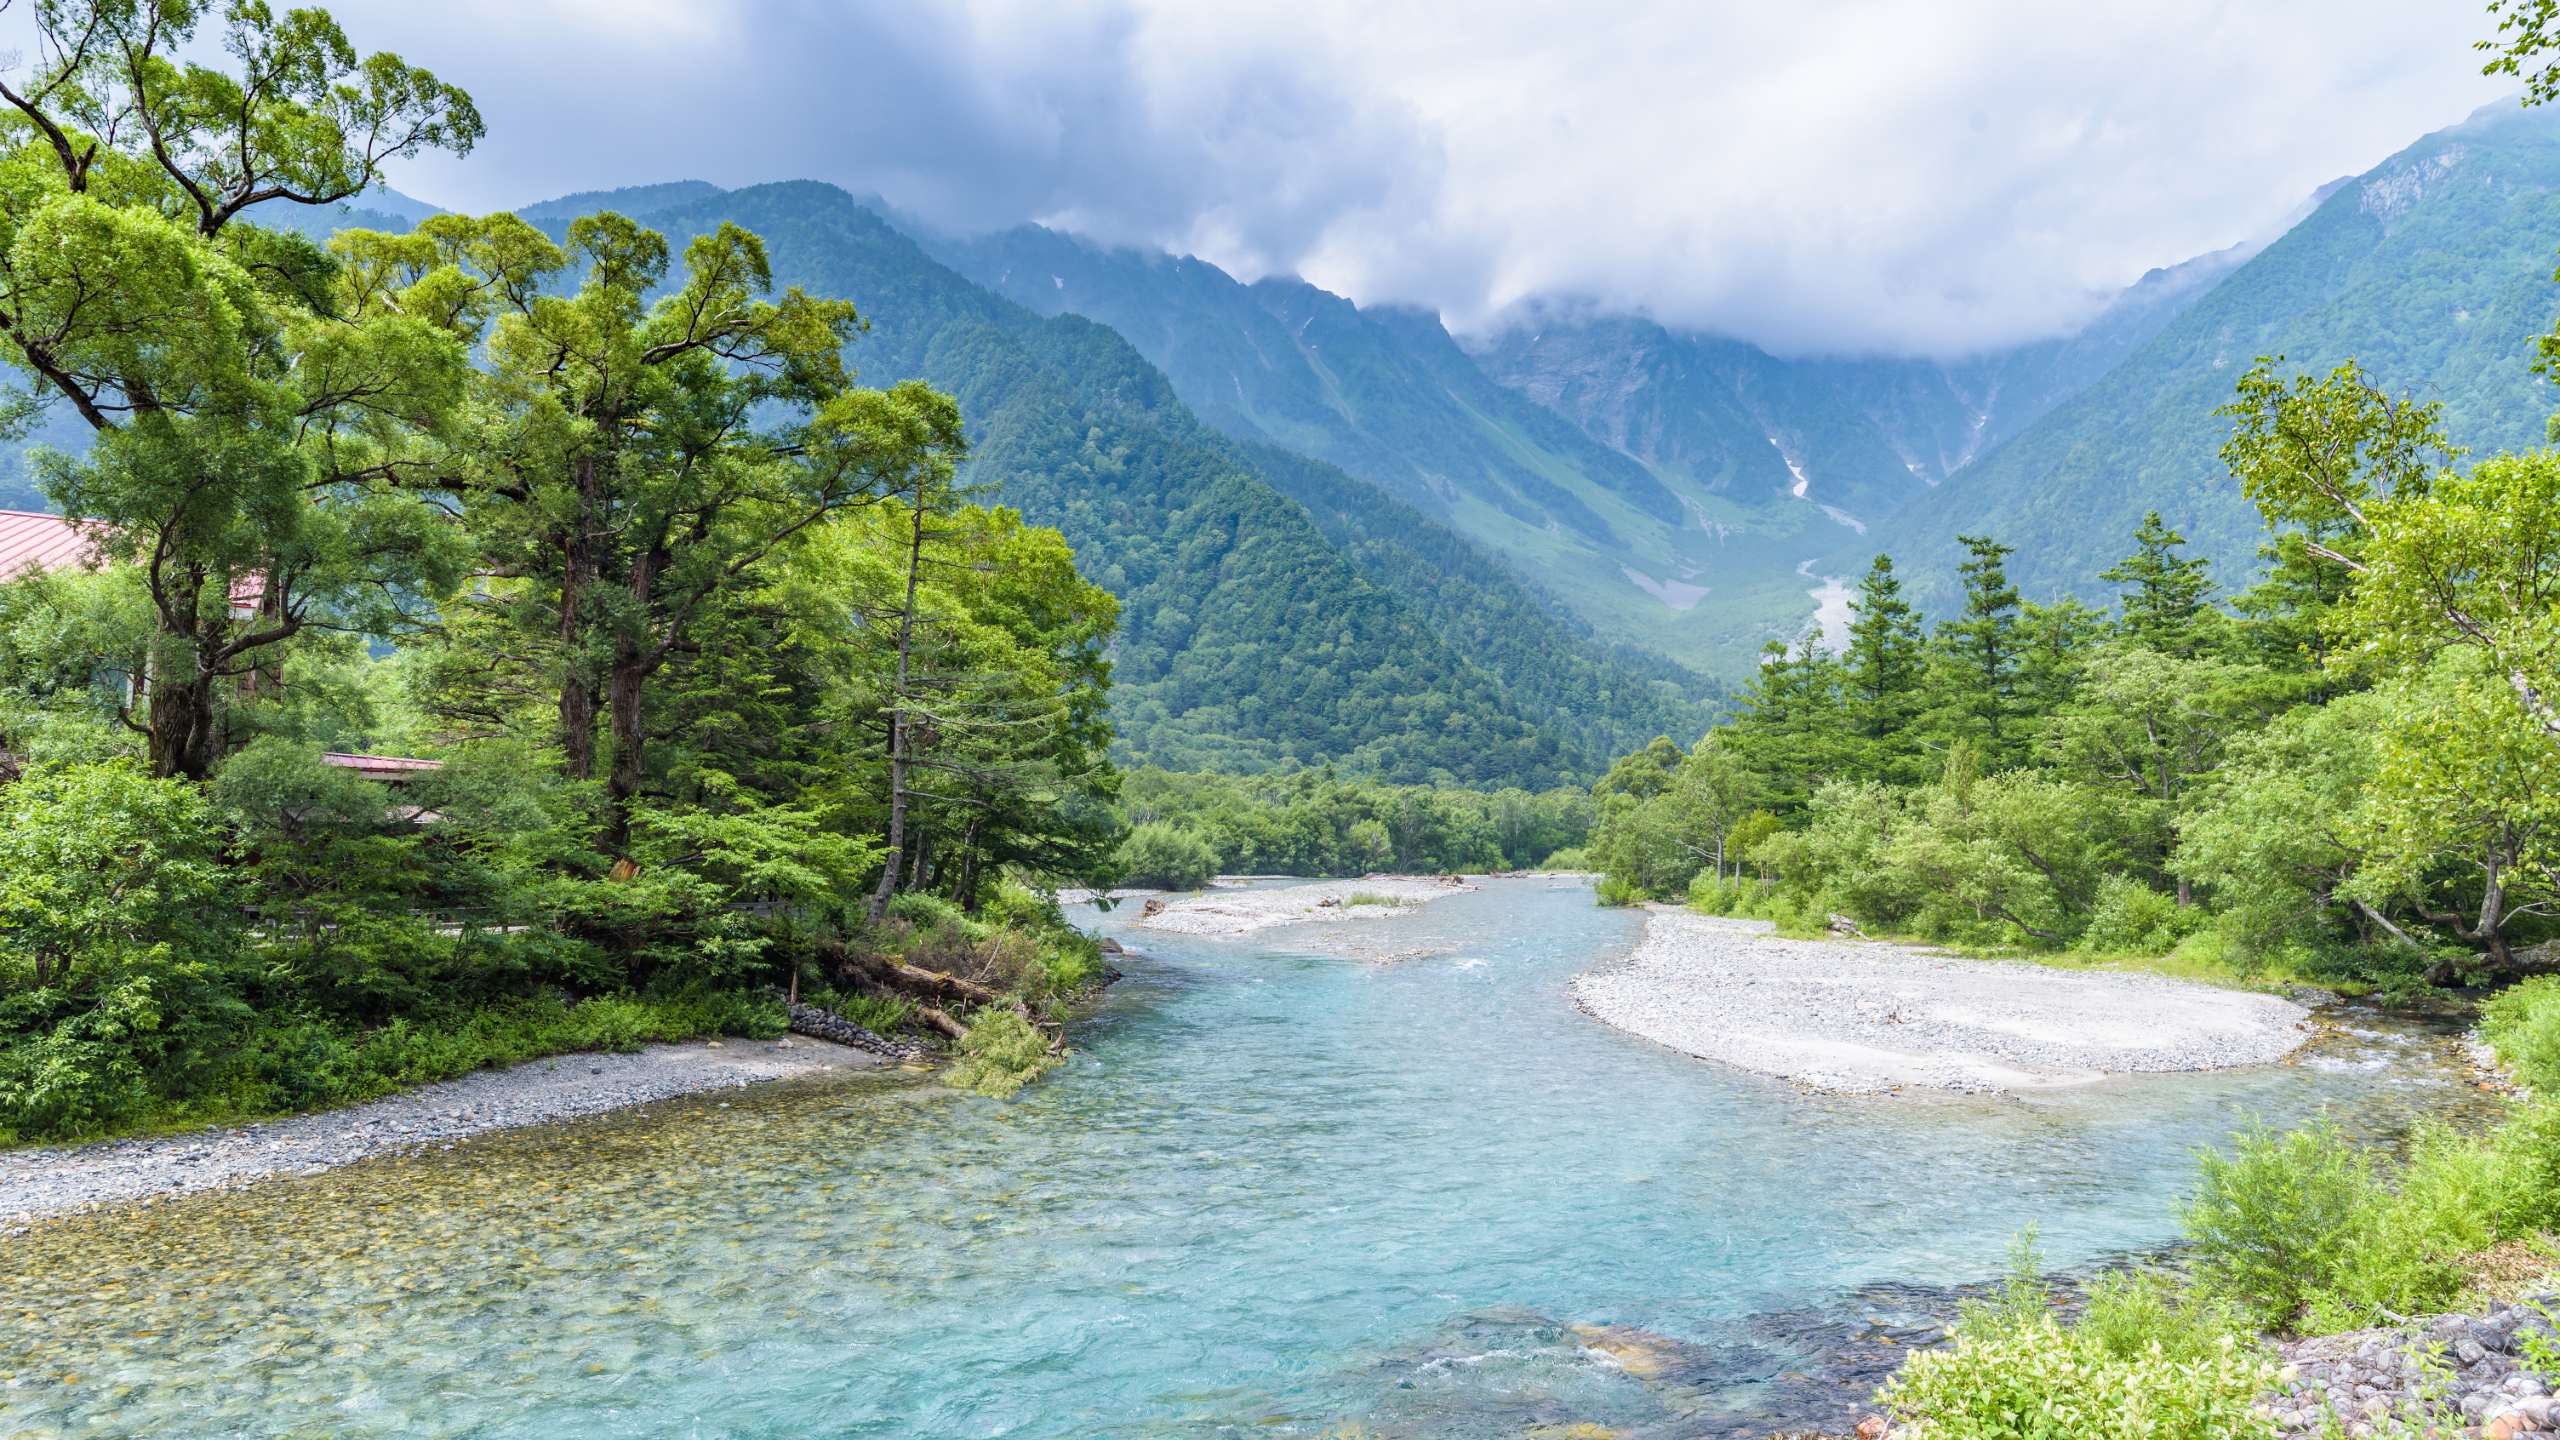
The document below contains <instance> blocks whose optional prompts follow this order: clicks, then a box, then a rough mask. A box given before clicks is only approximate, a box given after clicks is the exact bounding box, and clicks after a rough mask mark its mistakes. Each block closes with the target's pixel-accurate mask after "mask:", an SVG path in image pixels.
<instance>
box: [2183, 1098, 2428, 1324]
mask: <svg viewBox="0 0 2560 1440" xmlns="http://www.w3.org/2000/svg"><path fill="white" fill-rule="evenodd" d="M2379 1198H2380V1190H2379V1187H2378V1185H2377V1183H2376V1182H2375V1180H2374V1176H2373V1167H2372V1165H2371V1164H2370V1162H2368V1161H2367V1160H2366V1158H2365V1156H2364V1155H2363V1153H2362V1152H2361V1151H2359V1150H2357V1149H2356V1148H2355V1147H2354V1146H2352V1145H2351V1144H2349V1143H2348V1141H2347V1138H2346V1137H2345V1136H2344V1135H2342V1134H2340V1133H2339V1131H2338V1127H2337V1126H2336V1124H2335V1123H2333V1122H2331V1121H2329V1120H2326V1119H2323V1120H2320V1121H2317V1122H2315V1123H2314V1124H2312V1125H2309V1126H2307V1127H2305V1128H2303V1129H2300V1130H2296V1131H2293V1132H2291V1133H2289V1134H2284V1135H2276V1134H2273V1133H2271V1132H2269V1131H2267V1130H2266V1129H2264V1128H2259V1129H2254V1130H2251V1131H2249V1132H2247V1133H2246V1134H2243V1135H2242V1136H2240V1137H2239V1142H2238V1144H2237V1146H2236V1148H2235V1151H2234V1153H2233V1154H2231V1155H2229V1156H2225V1155H2223V1154H2222V1153H2221V1152H2220V1151H2208V1152H2206V1154H2205V1156H2204V1158H2203V1161H2202V1163H2201V1167H2200V1173H2199V1176H2198V1181H2197V1186H2196V1194H2195V1198H2194V1199H2192V1200H2190V1201H2188V1202H2187V1208H2186V1214H2185V1216H2184V1219H2185V1224H2186V1232H2187V1238H2188V1239H2189V1240H2191V1241H2193V1242H2194V1243H2195V1246H2196V1276H2197V1279H2198V1280H2199V1281H2200V1282H2201V1283H2202V1284H2203V1285H2204V1286H2205V1288H2206V1289H2207V1290H2208V1291H2209V1292H2210V1293H2213V1294H2215V1295H2218V1296H2220V1297H2222V1298H2223V1299H2225V1300H2228V1301H2229V1302H2231V1303H2232V1304H2234V1305H2236V1306H2238V1307H2239V1309H2240V1311H2241V1313H2242V1314H2244V1315H2245V1316H2246V1317H2247V1318H2248V1319H2249V1321H2250V1322H2251V1323H2252V1324H2254V1325H2256V1326H2258V1327H2259V1328H2260V1329H2266V1330H2273V1329H2278V1328H2280V1327H2283V1326H2286V1325H2289V1324H2291V1323H2292V1322H2293V1321H2294V1320H2295V1318H2296V1317H2297V1316H2299V1315H2300V1314H2301V1312H2302V1310H2303V1309H2304V1307H2305V1306H2306V1305H2307V1304H2308V1303H2309V1302H2310V1300H2311V1299H2312V1297H2313V1296H2315V1295H2317V1294H2319V1293H2321V1292H2322V1291H2324V1290H2327V1289H2331V1288H2333V1287H2334V1285H2335V1283H2336V1280H2337V1277H2338V1274H2339V1272H2340V1270H2341V1268H2342V1266H2343V1264H2344V1259H2345V1256H2346V1254H2347V1251H2348V1249H2349V1248H2350V1247H2351V1246H2352V1245H2353V1244H2354V1243H2355V1242H2356V1241H2357V1240H2358V1239H2360V1238H2361V1236H2362V1234H2363V1232H2364V1229H2365V1227H2366V1225H2367V1224H2368V1223H2369V1218H2370V1216H2371V1214H2372V1213H2373V1210H2374V1208H2375V1206H2376V1204H2377V1203H2378V1201H2379Z"/></svg>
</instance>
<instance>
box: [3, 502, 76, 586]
mask: <svg viewBox="0 0 2560 1440" xmlns="http://www.w3.org/2000/svg"><path fill="white" fill-rule="evenodd" d="M87 523H88V522H86V521H80V520H66V519H64V518H63V517H61V516H59V515H47V514H44V513H42V512H41V511H36V510H0V579H14V578H15V577H17V576H20V575H23V574H26V573H27V572H28V571H30V570H60V569H63V568H65V567H67V566H72V565H87V564H91V563H93V562H94V561H95V560H96V559H97V547H96V545H95V542H94V541H93V540H92V539H91V537H90V535H89V534H88V531H87V529H86V526H87Z"/></svg>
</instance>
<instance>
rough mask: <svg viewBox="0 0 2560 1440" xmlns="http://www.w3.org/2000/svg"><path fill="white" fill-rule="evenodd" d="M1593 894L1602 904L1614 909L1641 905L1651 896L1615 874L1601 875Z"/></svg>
mask: <svg viewBox="0 0 2560 1440" xmlns="http://www.w3.org/2000/svg"><path fill="white" fill-rule="evenodd" d="M1592 894H1593V895H1594V896H1595V897H1596V898H1597V899H1598V900H1599V902H1600V903H1601V904H1603V905H1606V906H1609V907H1610V908H1612V909H1616V908H1620V907H1624V906H1628V905H1641V904H1643V903H1644V902H1645V900H1646V899H1647V898H1649V897H1647V896H1646V894H1645V892H1643V891H1642V890H1639V889H1637V888H1636V887H1635V886H1634V885H1631V884H1629V883H1628V882H1626V881H1624V880H1621V879H1619V878H1618V877H1616V876H1614V875H1603V876H1601V877H1600V880H1599V883H1598V884H1597V885H1595V886H1593V887H1592Z"/></svg>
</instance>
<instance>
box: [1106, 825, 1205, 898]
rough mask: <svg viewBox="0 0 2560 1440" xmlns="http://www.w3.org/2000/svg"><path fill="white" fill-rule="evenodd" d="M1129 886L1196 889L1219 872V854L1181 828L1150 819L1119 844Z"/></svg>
mask: <svg viewBox="0 0 2560 1440" xmlns="http://www.w3.org/2000/svg"><path fill="white" fill-rule="evenodd" d="M1120 866H1121V870H1122V872H1123V874H1124V875H1125V876H1126V878H1127V880H1128V883H1129V884H1132V885H1140V886H1145V887H1147V888H1150V889H1159V890H1197V889H1199V888H1200V887H1201V886H1203V885H1206V884H1208V883H1209V877H1210V876H1212V875H1215V874H1217V873H1218V852H1217V851H1216V850H1214V849H1211V848H1210V846H1209V842H1208V841H1206V840H1203V839H1201V838H1200V837H1199V836H1198V835H1195V834H1193V833H1192V832H1191V831H1189V830H1185V829H1183V828H1182V827H1181V826H1179V825H1175V824H1172V823H1170V822H1168V821H1163V820H1150V821H1148V822H1147V823H1146V824H1144V825H1140V826H1138V827H1137V828H1136V829H1133V830H1131V831H1130V832H1129V838H1128V839H1126V840H1123V841H1121V842H1120Z"/></svg>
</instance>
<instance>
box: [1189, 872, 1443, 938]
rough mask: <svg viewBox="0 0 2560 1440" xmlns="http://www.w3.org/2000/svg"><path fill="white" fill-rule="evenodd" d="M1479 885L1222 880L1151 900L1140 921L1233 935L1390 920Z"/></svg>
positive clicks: (1392, 879) (1413, 880)
mask: <svg viewBox="0 0 2560 1440" xmlns="http://www.w3.org/2000/svg"><path fill="white" fill-rule="evenodd" d="M1475 888H1476V887H1475V886H1474V885H1471V884H1469V883H1467V882H1466V881H1465V880H1463V879H1461V878H1459V877H1458V876H1455V875H1367V876H1363V877H1361V878H1360V879H1357V880H1311V881H1307V882H1305V883H1302V884H1288V885H1280V886H1276V887H1271V888H1242V887H1235V886H1229V885H1223V884H1222V885H1221V886H1220V887H1219V888H1216V889H1212V890H1208V891H1204V892H1202V893H1201V894H1198V895H1188V896H1184V897H1182V898H1180V899H1174V900H1166V901H1163V902H1162V903H1160V904H1159V903H1157V902H1156V901H1149V902H1148V906H1147V909H1146V911H1145V913H1144V914H1143V915H1142V916H1141V918H1140V919H1139V921H1138V923H1139V924H1140V925H1141V926H1142V927H1144V928H1146V929H1149V930H1162V931H1167V932H1170V933H1172V934H1176V935H1198V936H1202V937H1205V938H1209V939H1233V938H1235V937H1237V936H1240V935H1250V934H1253V933H1254V932H1255V931H1258V930H1269V929H1272V928H1273V927H1275V926H1281V925H1305V924H1325V923H1331V922H1336V921H1343V920H1381V919H1387V918H1390V917H1393V916H1396V915H1399V914H1402V913H1404V912H1405V911H1407V910H1410V909H1411V908H1412V907H1414V906H1417V905H1425V904H1429V903H1430V902H1432V901H1434V900H1445V899H1447V898H1449V897H1450V896H1452V895H1463V894H1466V893H1467V892H1469V891H1472V890H1474V889H1475Z"/></svg>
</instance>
